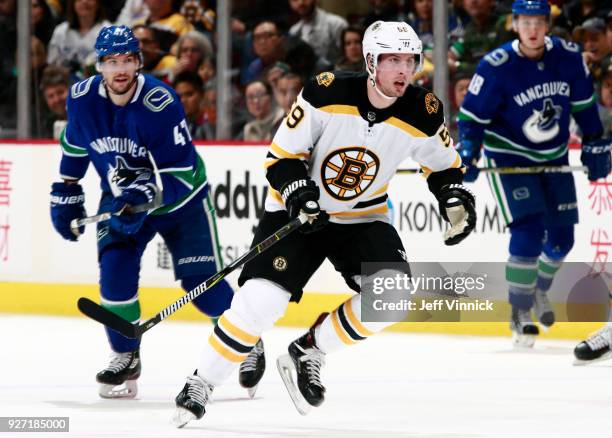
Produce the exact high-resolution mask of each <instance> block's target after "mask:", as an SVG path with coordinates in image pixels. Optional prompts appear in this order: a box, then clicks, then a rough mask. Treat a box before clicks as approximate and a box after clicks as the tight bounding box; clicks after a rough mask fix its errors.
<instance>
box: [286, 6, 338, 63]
mask: <svg viewBox="0 0 612 438" xmlns="http://www.w3.org/2000/svg"><path fill="white" fill-rule="evenodd" d="M289 6H291V9H292V10H293V11H294V12H295V13H296V14H297V15H298V16H299V17H300V20H299V21H298V22H297V23H295V24H294V25H293V26H291V29H289V34H290V35H294V36H297V37H299V38H301V39H302V40H303V41H305V42H306V43H308V44H309V45H310V46H311V47H312V48H313V49H314V51H315V53H316V55H317V56H318V57H319V58H323V60H325V61H326V62H328V63H330V64H332V65H333V64H335V63H336V62H337V61H338V58H340V55H341V53H342V49H341V46H340V34H341V33H342V31H343V30H344V29H346V27H347V26H348V23H347V22H346V20H345V19H344V18H342V17H340V16H338V15H335V14H332V13H330V12H327V11H324V10H323V9H321V8H319V7H317V0H289Z"/></svg>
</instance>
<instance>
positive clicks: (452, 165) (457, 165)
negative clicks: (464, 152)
mask: <svg viewBox="0 0 612 438" xmlns="http://www.w3.org/2000/svg"><path fill="white" fill-rule="evenodd" d="M455 154H457V158H455V161H453V164H451V167H453V168H457V167H461V156H460V155H459V154H458V153H457V152H455Z"/></svg>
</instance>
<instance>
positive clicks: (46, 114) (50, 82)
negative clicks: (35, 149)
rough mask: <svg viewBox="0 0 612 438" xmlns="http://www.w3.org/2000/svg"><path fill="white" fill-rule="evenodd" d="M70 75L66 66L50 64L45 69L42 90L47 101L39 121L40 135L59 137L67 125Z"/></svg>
mask: <svg viewBox="0 0 612 438" xmlns="http://www.w3.org/2000/svg"><path fill="white" fill-rule="evenodd" d="M68 75H69V72H68V70H67V69H66V68H64V67H58V66H54V65H50V66H48V67H47V68H45V70H44V71H43V74H42V78H41V81H40V91H41V92H42V95H43V98H44V100H45V103H46V108H45V110H43V111H41V118H40V121H39V127H40V130H39V133H38V135H39V136H40V137H44V138H55V139H58V138H59V135H60V133H61V131H62V130H63V128H64V127H65V125H66V120H67V114H66V99H67V98H68Z"/></svg>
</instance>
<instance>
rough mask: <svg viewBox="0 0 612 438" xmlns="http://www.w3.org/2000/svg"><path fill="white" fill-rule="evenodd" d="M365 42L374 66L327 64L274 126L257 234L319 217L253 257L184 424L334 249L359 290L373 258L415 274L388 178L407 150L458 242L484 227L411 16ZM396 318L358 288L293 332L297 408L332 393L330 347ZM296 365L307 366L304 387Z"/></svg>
mask: <svg viewBox="0 0 612 438" xmlns="http://www.w3.org/2000/svg"><path fill="white" fill-rule="evenodd" d="M363 50H364V57H365V59H366V64H367V75H366V74H356V73H340V72H334V73H332V72H326V73H322V74H319V75H318V76H317V77H316V78H314V79H313V80H311V81H310V82H309V83H308V84H307V85H306V86H305V88H304V89H303V90H302V92H301V93H300V95H299V96H298V98H297V101H296V102H295V103H294V105H293V107H292V109H291V111H290V112H289V114H288V115H287V117H286V118H285V119H284V121H283V123H282V124H281V126H280V128H279V129H278V131H277V133H276V135H275V136H274V139H273V141H272V144H271V145H270V149H269V152H268V155H267V159H266V162H265V168H266V176H267V179H268V181H269V183H270V189H269V192H268V198H267V200H266V205H265V214H264V216H263V217H262V219H261V221H260V223H259V227H258V230H257V232H256V234H255V237H254V241H255V242H258V241H260V240H262V236H267V235H269V234H271V233H272V232H274V231H275V230H276V229H278V228H279V227H281V226H282V225H284V224H286V223H287V222H288V221H289V220H290V219H291V218H295V217H296V216H297V215H298V214H299V213H300V212H304V213H306V214H308V215H309V216H310V217H311V219H312V221H311V223H309V224H306V225H305V226H304V228H302V229H301V230H300V231H302V232H297V233H293V234H291V235H289V236H288V237H287V238H285V239H282V240H281V241H279V242H278V243H276V244H275V245H274V246H273V247H271V248H269V249H268V250H267V251H266V252H265V253H262V254H260V255H259V256H258V257H256V258H255V259H253V260H252V261H251V262H249V263H247V264H246V265H245V267H244V269H243V272H242V274H241V276H240V279H239V284H240V285H241V289H240V291H239V292H238V293H236V295H235V298H234V300H233V301H232V305H231V308H230V309H228V310H227V311H226V312H224V314H223V315H222V316H221V318H220V319H219V323H218V325H217V327H216V328H215V329H214V331H213V333H212V334H211V335H210V337H209V339H208V342H207V343H206V344H205V345H204V351H203V354H202V357H201V361H200V363H199V366H198V369H197V371H196V372H195V373H194V374H193V375H192V376H189V377H188V378H187V383H186V384H185V386H184V388H183V390H182V391H181V392H180V393H179V394H178V396H177V397H176V405H177V409H176V412H175V416H174V422H175V424H176V425H177V426H178V427H182V426H184V425H185V424H187V423H188V422H189V421H190V420H192V419H195V418H201V417H202V416H203V415H204V413H205V406H206V404H207V402H208V399H209V397H210V394H211V391H212V390H213V388H214V387H216V386H218V385H220V384H221V383H222V382H223V381H224V380H225V379H226V378H227V377H228V376H229V375H230V374H231V373H232V371H233V370H234V369H235V368H236V367H237V366H238V364H239V363H240V362H241V361H242V360H243V359H244V358H245V357H246V355H247V354H248V353H249V351H250V350H251V349H252V348H253V346H254V345H255V344H256V342H257V341H258V339H259V337H260V336H261V334H262V332H264V331H265V330H269V329H270V328H272V326H273V325H274V323H275V322H276V321H277V320H278V319H279V318H280V317H281V316H282V315H283V314H284V313H285V310H286V309H287V305H288V303H289V301H296V302H297V301H299V300H300V298H301V296H302V292H303V287H304V285H305V284H306V282H307V281H308V279H309V278H310V277H311V276H312V275H313V274H314V272H315V271H316V270H317V269H318V267H319V266H320V265H321V263H322V262H323V261H324V260H325V259H326V258H328V259H329V260H330V261H331V262H332V263H333V264H334V266H335V268H336V270H338V271H339V272H340V273H341V274H342V275H343V277H344V278H345V280H346V282H347V284H348V285H349V286H350V287H351V288H352V289H354V290H355V291H356V292H359V291H360V280H361V284H363V281H367V278H361V277H360V274H361V263H362V262H380V263H395V264H397V265H400V266H403V267H404V268H403V272H406V271H408V272H409V268H408V262H407V261H406V253H405V250H404V247H403V245H402V242H401V240H400V237H399V235H398V234H397V231H396V230H395V228H393V226H392V225H390V224H389V218H388V215H387V212H388V206H387V187H388V184H389V181H390V180H391V178H392V177H393V176H394V175H395V173H396V170H397V168H398V166H399V165H400V163H402V161H404V160H405V159H406V158H408V157H411V158H413V159H414V160H416V161H417V162H418V163H419V164H421V165H422V167H423V170H424V174H425V176H426V177H427V184H428V186H429V189H430V190H431V192H432V193H433V194H434V196H435V197H436V198H437V200H438V201H439V205H440V212H441V215H442V216H443V217H444V218H445V220H446V221H448V222H449V223H450V225H451V227H450V228H449V229H448V230H447V231H446V232H445V234H444V241H445V243H446V244H447V245H454V244H457V243H459V242H460V241H461V240H463V239H464V238H465V237H466V236H467V235H468V234H470V232H471V231H472V230H473V228H474V226H475V223H476V216H475V210H474V196H473V195H472V194H471V193H470V191H469V190H467V189H466V188H465V187H464V186H463V185H462V180H463V172H462V164H461V159H460V157H459V155H458V153H457V152H456V151H455V149H454V148H453V142H452V140H451V138H450V136H449V134H448V131H447V129H446V126H445V124H444V116H443V113H444V112H443V109H442V103H441V102H440V101H439V100H438V99H437V98H436V96H434V94H433V93H430V92H428V91H427V90H425V89H422V88H419V87H416V86H413V85H411V80H412V76H413V75H414V73H415V72H416V71H418V69H419V68H420V66H421V63H422V55H421V53H422V44H421V41H420V40H419V38H418V37H417V35H416V33H415V32H414V30H413V29H412V28H411V27H410V26H409V25H407V24H406V23H400V22H382V21H377V22H375V23H373V24H372V25H371V26H370V27H369V28H368V29H367V31H366V33H365V36H364V42H363ZM406 190H410V188H409V187H406ZM396 272H397V271H396ZM390 324H392V323H390V322H375V323H374V322H364V321H362V318H361V295H360V294H359V293H358V294H357V295H355V296H353V297H352V298H351V299H349V300H347V301H346V302H345V303H343V304H342V305H340V306H339V307H338V308H336V309H335V310H334V311H333V312H331V313H325V314H322V315H321V316H320V317H319V318H318V319H317V321H316V323H315V324H314V326H313V327H312V328H311V329H310V330H308V332H307V333H305V334H304V335H303V336H302V337H300V338H299V339H297V340H295V341H294V342H292V343H291V344H290V345H289V348H288V350H289V355H288V356H286V357H284V358H283V359H282V360H281V362H279V368H280V369H281V370H282V373H283V380H284V382H285V384H286V385H287V387H288V389H289V392H290V395H291V398H292V399H293V401H294V403H295V404H296V407H297V408H298V410H299V411H300V412H301V413H305V412H306V411H307V410H308V409H309V408H310V406H319V405H320V404H321V403H322V402H323V400H324V392H325V388H324V387H323V385H322V383H321V376H320V371H321V367H322V366H323V364H324V361H325V357H326V355H327V354H328V353H331V352H333V351H335V350H337V349H339V348H341V347H344V346H346V345H351V344H354V343H356V342H358V341H361V340H363V339H365V338H367V337H368V336H370V335H373V334H375V333H377V332H379V331H381V330H382V329H383V328H384V327H386V326H388V325H390ZM289 373H292V374H296V375H297V385H296V384H295V382H294V379H293V376H291V377H289Z"/></svg>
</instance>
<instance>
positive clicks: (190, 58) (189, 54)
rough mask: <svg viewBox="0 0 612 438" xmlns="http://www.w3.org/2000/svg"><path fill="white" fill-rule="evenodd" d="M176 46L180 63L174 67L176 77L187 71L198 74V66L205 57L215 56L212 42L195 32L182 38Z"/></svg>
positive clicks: (188, 33)
mask: <svg viewBox="0 0 612 438" xmlns="http://www.w3.org/2000/svg"><path fill="white" fill-rule="evenodd" d="M176 45H177V49H178V51H177V58H178V62H177V64H176V66H175V67H174V74H175V75H178V74H179V73H182V72H185V71H190V72H193V73H197V71H198V66H199V65H200V63H201V62H202V60H203V59H204V57H205V56H210V55H212V54H213V47H212V44H211V42H210V40H209V39H208V38H207V37H206V36H205V35H203V34H201V33H200V32H198V31H195V30H194V31H191V32H187V33H186V34H185V35H183V36H181V37H180V38H179V39H178V41H177V43H176Z"/></svg>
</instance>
